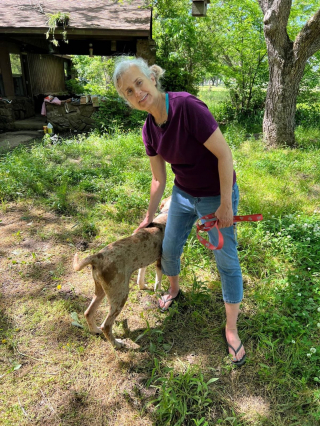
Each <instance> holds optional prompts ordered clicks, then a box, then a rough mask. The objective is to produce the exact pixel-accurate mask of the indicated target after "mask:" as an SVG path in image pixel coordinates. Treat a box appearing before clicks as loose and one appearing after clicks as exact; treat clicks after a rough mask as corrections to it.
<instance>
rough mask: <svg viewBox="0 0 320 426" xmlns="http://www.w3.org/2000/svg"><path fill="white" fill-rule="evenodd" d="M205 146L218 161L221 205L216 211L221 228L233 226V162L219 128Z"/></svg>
mask: <svg viewBox="0 0 320 426" xmlns="http://www.w3.org/2000/svg"><path fill="white" fill-rule="evenodd" d="M204 146H205V147H206V148H207V149H208V150H209V151H211V152H212V154H214V155H215V156H216V157H217V159H218V170H219V179H220V193H221V204H220V206H219V208H218V209H217V210H216V212H215V215H216V217H217V218H218V226H219V228H226V227H228V226H231V225H233V210H232V184H233V160H232V153H231V150H230V148H229V145H228V144H227V142H226V140H225V138H224V137H223V135H222V133H221V131H220V129H219V128H217V129H216V130H215V131H214V132H213V133H212V135H211V136H210V138H209V139H208V140H207V141H206V142H205V143H204Z"/></svg>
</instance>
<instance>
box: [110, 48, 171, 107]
mask: <svg viewBox="0 0 320 426" xmlns="http://www.w3.org/2000/svg"><path fill="white" fill-rule="evenodd" d="M132 66H135V67H137V68H138V69H139V70H140V71H141V72H142V74H144V75H145V76H146V77H147V78H148V79H149V80H150V78H151V76H152V75H153V76H154V78H155V80H156V88H157V89H158V90H159V92H161V93H162V92H163V89H162V87H161V83H160V79H161V77H162V76H163V74H164V73H165V71H164V70H163V69H162V68H161V67H159V65H151V67H149V65H148V63H147V61H145V60H144V59H142V58H131V57H129V56H121V57H120V58H118V59H116V66H115V69H114V73H113V77H112V79H113V84H114V86H115V88H116V89H117V92H118V94H119V96H121V98H123V99H124V100H125V101H126V102H127V103H129V102H128V101H127V99H126V98H125V96H124V94H123V93H122V92H121V90H120V87H119V86H118V80H119V78H120V77H121V76H122V75H123V74H124V73H125V72H126V71H128V69H129V68H130V67H132ZM129 105H130V104H129Z"/></svg>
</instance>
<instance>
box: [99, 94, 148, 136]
mask: <svg viewBox="0 0 320 426" xmlns="http://www.w3.org/2000/svg"><path fill="white" fill-rule="evenodd" d="M146 115H147V113H146V112H144V111H137V110H134V109H131V108H130V107H129V106H128V105H127V104H126V103H125V101H124V100H123V99H121V98H120V97H119V95H118V94H117V92H116V90H115V89H110V90H109V91H108V94H107V96H106V99H105V101H104V102H102V103H101V104H100V107H99V110H98V111H97V112H96V113H95V114H94V120H95V126H96V128H97V129H98V130H99V131H102V132H104V131H107V132H110V131H112V130H114V129H118V128H123V129H134V128H136V127H141V126H142V125H143V123H144V120H145V118H146Z"/></svg>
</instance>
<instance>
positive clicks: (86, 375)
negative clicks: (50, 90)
mask: <svg viewBox="0 0 320 426" xmlns="http://www.w3.org/2000/svg"><path fill="white" fill-rule="evenodd" d="M224 134H225V136H226V139H227V140H228V142H229V143H230V146H231V147H232V151H233V155H234V160H235V168H236V171H237V179H238V183H239V187H240V193H241V201H240V209H239V213H241V214H249V213H262V214H263V216H264V220H263V221H262V222H261V223H256V224H252V223H250V224H248V223H243V224H239V226H238V242H239V256H240V260H241V265H242V269H243V274H244V282H245V299H244V301H243V303H242V307H241V315H240V318H239V329H240V334H241V337H242V339H243V341H244V345H245V347H246V350H247V353H248V362H247V364H246V365H245V366H244V367H242V368H241V369H240V370H233V367H232V366H231V365H230V362H229V360H228V358H227V357H226V356H225V353H224V346H223V343H222V339H221V338H220V331H219V330H220V327H221V325H222V323H223V321H224V308H223V303H222V299H221V289H220V285H219V277H218V274H217V272H216V268H215V264H214V260H213V255H212V253H211V252H209V251H207V250H206V249H205V248H204V247H202V246H201V245H200V244H199V243H198V242H197V240H196V237H195V232H194V231H193V232H192V234H191V236H190V238H189V240H188V242H187V244H186V247H185V250H184V254H183V257H182V266H183V270H182V273H181V279H182V287H183V291H184V298H183V300H182V301H181V303H180V302H179V306H178V307H177V308H176V309H172V310H171V312H170V313H169V314H168V315H165V316H163V315H161V314H159V313H158V311H157V310H156V308H153V305H152V300H153V296H152V292H150V294H149V293H148V292H147V293H144V295H143V294H142V292H138V291H137V290H136V289H135V288H134V287H133V290H132V292H131V293H130V296H129V300H128V302H127V304H126V307H125V310H124V312H123V314H121V315H122V316H121V318H122V319H123V318H128V319H129V327H130V324H131V328H132V329H133V330H134V331H132V332H131V335H130V340H133V341H134V340H137V343H138V344H139V345H140V351H138V352H135V351H134V350H132V351H130V350H129V351H128V352H118V353H116V352H114V351H113V350H112V349H111V348H109V346H107V345H106V344H105V342H104V341H103V340H101V339H96V338H95V337H92V336H90V335H89V334H88V332H87V330H86V326H85V324H84V322H83V319H82V312H83V311H84V310H85V308H86V306H87V305H88V302H89V299H90V295H92V292H93V284H92V280H91V277H90V274H89V272H87V271H83V272H81V273H80V274H79V275H75V274H72V273H71V260H72V255H73V253H74V252H75V251H76V246H77V244H78V243H79V242H83V241H84V240H85V241H87V242H88V243H89V244H90V249H89V250H88V252H91V251H97V250H99V249H100V248H102V247H103V246H104V245H106V244H108V243H110V242H112V241H115V240H116V239H118V238H120V237H122V236H128V235H130V234H131V232H132V231H133V230H134V229H135V227H136V226H137V224H138V223H139V221H140V220H141V218H142V217H143V215H144V212H145V209H146V207H147V205H148V198H149V185H150V167H149V163H148V159H147V158H146V156H145V153H144V147H143V144H142V141H141V136H140V131H137V132H129V133H125V132H120V131H116V132H114V133H113V134H105V135H102V136H98V135H97V134H92V135H90V136H88V137H77V138H74V139H68V140H64V141H63V142H62V143H61V144H57V145H48V144H45V143H44V144H38V145H33V146H32V147H30V148H26V147H19V148H17V149H15V150H14V151H11V152H8V153H3V154H2V157H1V160H0V180H1V182H2V184H1V187H0V200H1V203H2V204H1V206H2V213H1V222H2V223H7V222H6V220H7V219H6V217H7V215H13V214H14V212H15V211H19V209H21V214H20V213H19V214H18V216H17V218H16V220H15V221H13V220H12V221H10V223H12V224H13V225H11V226H13V228H10V230H9V231H7V232H5V233H4V234H3V246H2V248H1V253H0V254H1V257H0V260H1V262H2V263H1V270H2V273H4V272H5V274H6V279H5V281H4V282H5V285H4V286H3V288H2V289H1V293H2V294H1V299H0V309H1V315H0V318H1V319H0V342H2V343H1V344H0V359H1V360H2V363H1V364H0V368H1V370H0V376H1V379H0V380H1V390H0V397H1V401H2V403H3V404H2V405H3V408H2V409H1V410H2V411H1V418H2V422H3V424H4V425H15V424H21V425H24V424H29V423H28V422H30V421H33V422H34V423H35V424H36V422H38V423H39V422H40V423H39V424H41V423H42V424H51V425H58V424H64V425H78V424H92V425H98V424H104V425H107V424H108V425H109V424H110V425H118V424H119V425H120V424H121V425H126V424H129V423H130V424H131V425H142V424H148V425H149V424H154V425H159V426H160V425H161V426H164V425H170V426H171V425H202V426H205V425H218V424H221V425H241V426H249V425H255V426H256V425H258V426H260V425H261V426H262V425H263V426H271V425H272V426H287V425H290V426H291V425H292V426H293V425H296V426H298V425H299V426H309V425H310V426H314V425H318V424H319V421H320V404H319V397H320V390H319V383H320V367H319V365H320V363H319V361H320V338H319V330H320V329H319V328H320V225H319V224H320V204H319V199H320V169H319V166H318V165H319V164H320V152H319V146H318V142H317V143H315V142H313V139H317V140H318V139H319V132H318V131H317V130H316V129H313V130H312V129H305V128H298V129H297V140H298V141H299V143H298V145H299V149H273V150H266V149H265V147H264V145H263V142H262V141H261V140H255V139H254V138H251V137H250V136H248V135H247V133H246V131H245V130H244V129H243V128H242V127H240V126H238V125H229V126H228V127H226V128H225V129H224ZM172 181H173V176H172V172H171V170H170V168H168V185H167V188H166V194H165V195H169V194H170V190H171V187H172ZM10 217H11V216H10ZM19 218H20V219H19ZM53 218H54V220H53ZM18 219H19V220H18ZM1 222H0V223H1ZM32 223H37V226H32ZM14 224H16V226H15V225H14ZM8 226H9V225H8ZM2 229H5V230H6V229H7V227H4V226H3V227H2ZM30 239H32V241H33V244H34V245H33V246H31V248H30V249H29V251H28V250H27V249H26V248H25V247H26V246H25V245H24V244H25V242H26V241H29V240H30ZM152 279H153V271H151V272H148V280H149V281H152ZM6 283H10V286H9V285H8V284H6ZM167 284H168V283H167V282H166V281H165V285H167ZM14 286H16V287H14ZM105 310H106V305H105V304H104V305H103V307H102V308H101V310H100V311H99V318H100V319H102V318H103V316H104V315H105ZM73 312H76V313H77V314H78V316H79V318H80V322H81V323H82V324H83V325H84V329H77V328H71V327H70V326H69V324H70V323H71V321H72V319H71V314H72V313H73ZM115 333H116V334H117V335H118V336H119V337H121V336H122V337H123V336H124V337H125V336H126V334H125V333H126V332H125V329H124V328H122V327H121V324H118V325H117V326H116V327H115ZM213 379H214V380H213ZM215 379H217V380H215ZM123 384H125V385H123ZM34 407H36V408H34ZM37 410H40V411H39V413H40V414H39V413H38V411H37Z"/></svg>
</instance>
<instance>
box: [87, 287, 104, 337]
mask: <svg viewBox="0 0 320 426" xmlns="http://www.w3.org/2000/svg"><path fill="white" fill-rule="evenodd" d="M94 283H95V292H94V296H93V299H92V301H91V303H90V305H89V307H88V309H87V310H86V311H85V313H84V316H85V318H86V320H87V323H88V327H89V330H90V333H93V334H101V333H102V330H101V328H98V327H97V324H96V322H95V320H94V315H95V313H96V310H97V309H98V307H99V305H100V303H101V302H102V300H103V298H104V296H105V292H104V290H103V288H102V286H101V284H100V283H99V281H98V280H96V279H95V280H94Z"/></svg>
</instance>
